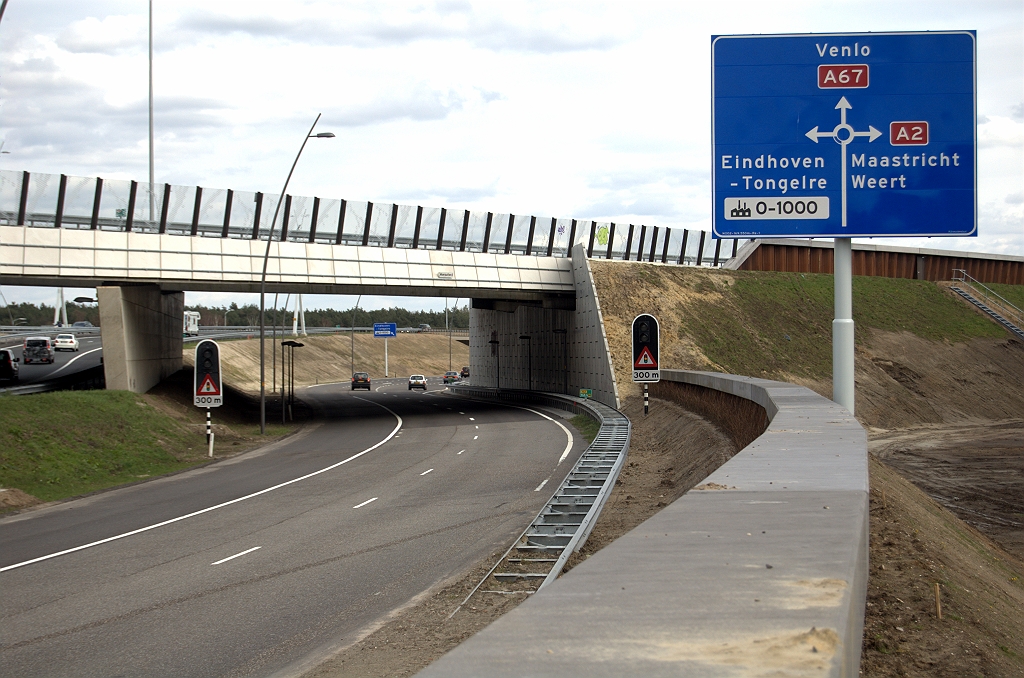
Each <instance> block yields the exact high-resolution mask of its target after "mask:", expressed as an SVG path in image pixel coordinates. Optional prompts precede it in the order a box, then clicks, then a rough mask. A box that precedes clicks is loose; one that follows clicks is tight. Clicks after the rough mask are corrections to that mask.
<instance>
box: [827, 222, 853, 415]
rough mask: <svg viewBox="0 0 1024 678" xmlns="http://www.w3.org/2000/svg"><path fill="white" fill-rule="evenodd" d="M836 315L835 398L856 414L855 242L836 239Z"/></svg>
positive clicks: (833, 394)
mask: <svg viewBox="0 0 1024 678" xmlns="http://www.w3.org/2000/svg"><path fill="white" fill-rule="evenodd" d="M834 253H835V254H834V256H835V276H834V280H835V290H834V294H835V319H834V320H833V321H832V400H834V401H835V402H836V403H838V404H840V405H842V406H843V407H845V408H846V409H848V410H849V411H850V414H853V413H854V411H853V404H854V381H853V378H854V377H853V366H854V360H853V245H852V243H851V240H850V239H849V238H836V239H835V249H834Z"/></svg>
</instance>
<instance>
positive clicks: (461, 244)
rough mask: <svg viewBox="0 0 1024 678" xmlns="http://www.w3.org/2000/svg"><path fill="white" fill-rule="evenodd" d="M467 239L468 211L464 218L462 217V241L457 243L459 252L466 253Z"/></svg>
mask: <svg viewBox="0 0 1024 678" xmlns="http://www.w3.org/2000/svg"><path fill="white" fill-rule="evenodd" d="M468 237H469V210H466V214H465V216H463V217H462V240H460V241H459V251H460V252H465V251H466V239H467V238H468Z"/></svg>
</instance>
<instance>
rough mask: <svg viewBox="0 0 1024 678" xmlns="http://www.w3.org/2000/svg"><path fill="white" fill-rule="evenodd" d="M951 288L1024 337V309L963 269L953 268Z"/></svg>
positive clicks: (1018, 335)
mask: <svg viewBox="0 0 1024 678" xmlns="http://www.w3.org/2000/svg"><path fill="white" fill-rule="evenodd" d="M953 282H954V283H959V284H954V285H953V286H952V287H950V289H951V290H953V291H954V292H956V293H957V294H959V295H960V296H961V297H963V298H964V299H966V300H967V301H969V302H970V303H972V304H974V305H975V306H977V307H978V308H980V309H981V310H982V311H984V312H985V313H987V314H988V315H989V316H991V317H992V319H994V320H995V321H996V322H998V323H999V324H1000V325H1002V326H1003V327H1005V328H1006V329H1008V330H1010V332H1012V333H1013V334H1015V335H1016V336H1017V337H1019V338H1021V339H1024V329H1021V327H1022V326H1024V311H1021V309H1019V308H1017V307H1016V306H1014V305H1013V304H1011V303H1010V302H1009V301H1007V300H1006V299H1004V298H1003V297H1001V296H999V294H997V293H996V292H994V291H992V290H991V289H989V288H988V287H986V286H985V285H982V284H981V283H980V282H978V281H977V280H975V279H974V278H972V277H971V276H969V275H968V274H967V271H965V270H963V269H954V270H953Z"/></svg>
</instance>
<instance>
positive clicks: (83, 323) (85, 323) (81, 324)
mask: <svg viewBox="0 0 1024 678" xmlns="http://www.w3.org/2000/svg"><path fill="white" fill-rule="evenodd" d="M71 326H72V327H93V324H92V323H91V322H89V321H88V320H79V321H78V322H76V323H71Z"/></svg>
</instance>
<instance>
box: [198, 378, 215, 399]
mask: <svg viewBox="0 0 1024 678" xmlns="http://www.w3.org/2000/svg"><path fill="white" fill-rule="evenodd" d="M196 395H215V396H218V395H220V389H219V388H217V384H215V383H213V377H211V376H210V375H209V374H208V375H206V378H204V379H203V383H202V384H200V385H199V388H198V389H196Z"/></svg>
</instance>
